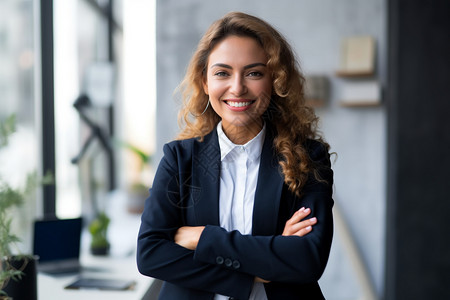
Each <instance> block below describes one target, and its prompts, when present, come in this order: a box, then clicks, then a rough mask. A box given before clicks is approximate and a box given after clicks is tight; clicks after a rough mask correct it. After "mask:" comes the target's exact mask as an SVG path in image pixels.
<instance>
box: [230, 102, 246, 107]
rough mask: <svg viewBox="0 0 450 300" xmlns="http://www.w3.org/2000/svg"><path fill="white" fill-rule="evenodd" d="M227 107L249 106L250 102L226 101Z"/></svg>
mask: <svg viewBox="0 0 450 300" xmlns="http://www.w3.org/2000/svg"><path fill="white" fill-rule="evenodd" d="M227 103H228V105H229V106H233V107H244V106H249V105H250V104H251V103H252V102H251V101H248V102H234V101H227Z"/></svg>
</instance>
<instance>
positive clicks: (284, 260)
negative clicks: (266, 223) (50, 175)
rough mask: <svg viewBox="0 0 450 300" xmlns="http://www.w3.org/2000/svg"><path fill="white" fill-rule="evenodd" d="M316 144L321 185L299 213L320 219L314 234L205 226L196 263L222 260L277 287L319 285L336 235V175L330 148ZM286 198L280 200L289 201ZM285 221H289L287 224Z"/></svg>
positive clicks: (313, 153) (315, 184) (307, 193)
mask: <svg viewBox="0 0 450 300" xmlns="http://www.w3.org/2000/svg"><path fill="white" fill-rule="evenodd" d="M318 144H319V143H317V144H315V146H314V147H313V149H312V150H310V157H311V159H312V160H313V163H314V164H315V165H316V168H317V170H318V171H319V175H320V177H321V180H320V181H318V180H316V179H315V177H314V176H312V175H311V176H310V178H309V180H308V182H307V184H306V185H305V187H304V190H303V196H302V198H301V199H300V201H297V203H296V207H295V209H300V207H302V206H304V207H309V208H311V214H310V215H309V216H308V218H309V217H317V220H318V221H317V224H316V225H314V226H313V230H312V231H311V232H310V233H309V234H307V235H306V236H303V237H298V236H281V235H274V236H251V235H242V234H240V233H239V232H238V231H231V232H227V231H226V230H224V229H222V228H220V227H218V226H210V225H209V226H206V228H205V230H204V231H203V233H202V235H201V237H200V240H199V243H198V245H197V249H196V250H195V256H194V258H195V260H197V261H200V262H205V263H209V264H215V263H216V262H215V261H216V258H217V257H223V258H225V259H227V258H228V259H229V260H231V261H237V262H239V264H240V268H239V269H240V271H242V272H245V273H248V274H251V275H255V276H259V277H261V278H263V279H266V280H269V281H274V282H290V283H310V282H316V281H317V280H319V278H320V277H321V275H322V273H323V271H324V270H325V266H326V263H327V261H328V256H329V252H330V248H331V241H332V236H333V217H332V207H333V203H334V202H333V199H332V184H333V172H332V170H331V167H330V159H329V154H328V151H327V149H326V148H325V147H324V146H323V145H321V144H320V145H318ZM285 200H286V199H281V201H285ZM283 221H284V220H283Z"/></svg>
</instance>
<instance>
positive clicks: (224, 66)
mask: <svg viewBox="0 0 450 300" xmlns="http://www.w3.org/2000/svg"><path fill="white" fill-rule="evenodd" d="M259 66H262V67H266V64H264V63H254V64H249V65H246V66H244V70H247V69H251V68H254V67H259ZM214 67H221V68H226V69H230V70H231V69H233V67H232V66H230V65H227V64H222V63H217V64H213V65H212V66H211V67H210V68H214Z"/></svg>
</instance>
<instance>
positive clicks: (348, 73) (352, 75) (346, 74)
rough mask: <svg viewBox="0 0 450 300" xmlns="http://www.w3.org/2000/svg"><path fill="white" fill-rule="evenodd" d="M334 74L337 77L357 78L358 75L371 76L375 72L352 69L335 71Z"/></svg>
mask: <svg viewBox="0 0 450 300" xmlns="http://www.w3.org/2000/svg"><path fill="white" fill-rule="evenodd" d="M335 75H336V76H337V77H343V78H358V77H371V76H374V75H375V73H374V72H371V71H367V72H354V71H344V70H340V71H336V73H335Z"/></svg>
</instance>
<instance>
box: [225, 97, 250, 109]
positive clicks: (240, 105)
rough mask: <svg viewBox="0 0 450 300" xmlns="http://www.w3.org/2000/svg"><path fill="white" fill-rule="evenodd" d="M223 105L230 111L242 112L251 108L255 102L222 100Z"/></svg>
mask: <svg viewBox="0 0 450 300" xmlns="http://www.w3.org/2000/svg"><path fill="white" fill-rule="evenodd" d="M224 102H225V104H226V105H227V106H228V108H230V109H231V110H232V111H244V110H247V109H249V108H250V107H251V105H252V104H253V103H255V100H234V99H233V100H224Z"/></svg>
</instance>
